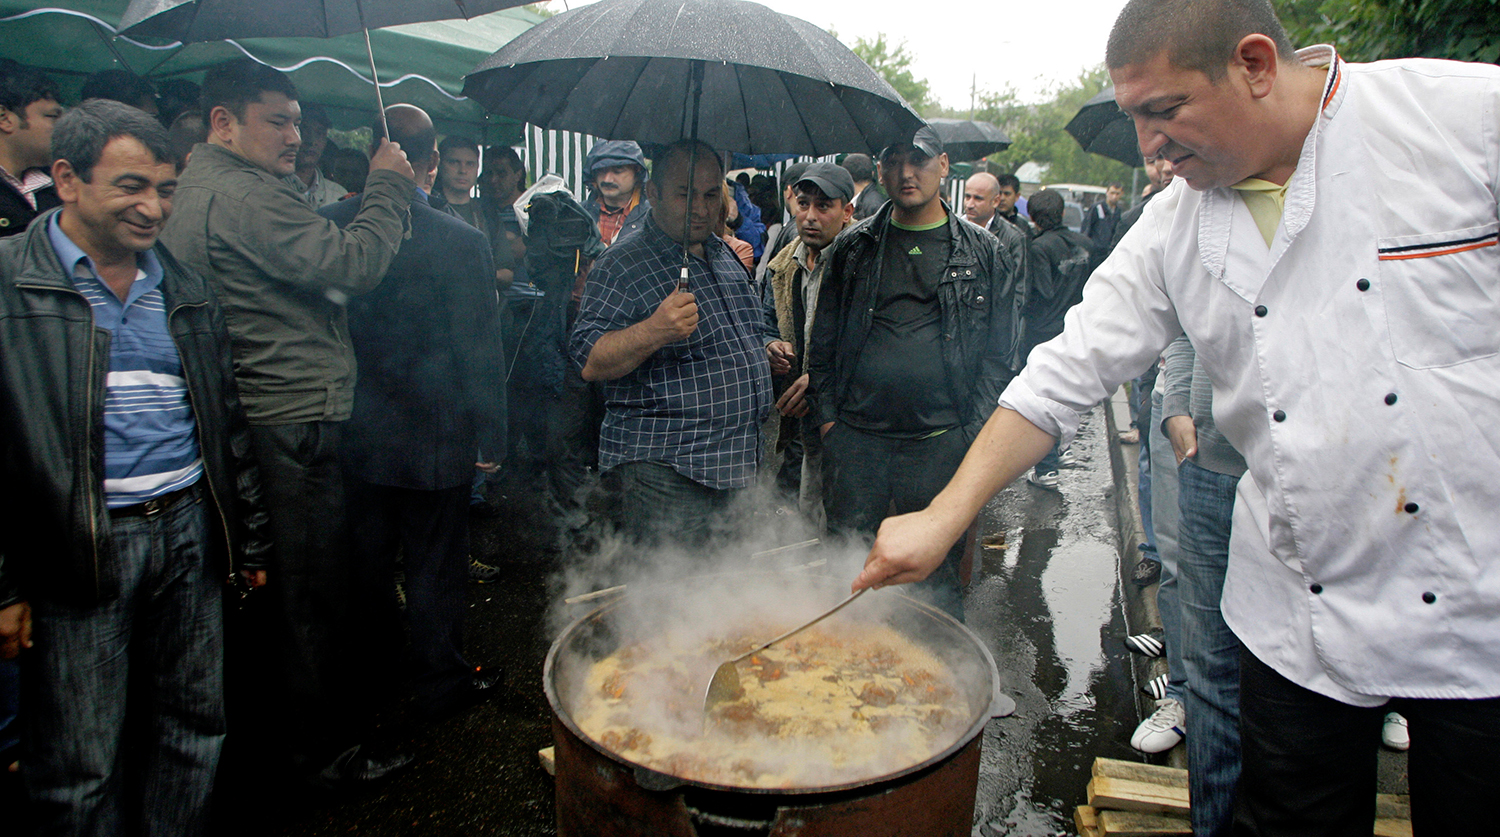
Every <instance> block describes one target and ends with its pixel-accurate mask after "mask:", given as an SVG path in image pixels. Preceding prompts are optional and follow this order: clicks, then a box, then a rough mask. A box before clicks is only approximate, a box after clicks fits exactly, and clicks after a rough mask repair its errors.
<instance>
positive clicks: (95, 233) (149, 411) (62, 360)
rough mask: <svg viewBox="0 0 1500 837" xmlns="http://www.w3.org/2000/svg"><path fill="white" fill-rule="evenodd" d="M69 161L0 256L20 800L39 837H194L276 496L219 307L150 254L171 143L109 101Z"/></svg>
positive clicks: (6, 648) (2, 650) (1, 610)
mask: <svg viewBox="0 0 1500 837" xmlns="http://www.w3.org/2000/svg"><path fill="white" fill-rule="evenodd" d="M53 149H54V156H56V157H58V158H59V159H58V160H57V161H56V162H55V163H54V164H53V168H52V176H53V179H54V180H55V181H56V182H57V186H58V194H59V196H60V197H61V199H62V201H63V206H62V208H61V209H59V210H54V211H51V212H49V213H47V214H45V215H43V216H41V217H40V218H39V219H38V220H37V222H36V223H35V224H33V225H31V227H30V228H29V229H28V230H27V231H26V232H25V233H24V234H22V235H19V236H15V237H12V238H9V239H6V240H5V241H3V242H0V461H3V462H4V481H5V485H6V487H7V491H8V495H9V501H8V502H7V503H5V504H4V511H3V522H0V525H3V531H4V532H6V537H5V539H4V540H3V541H0V544H3V546H0V656H5V657H14V656H16V655H17V654H20V655H21V659H22V663H23V666H24V671H25V677H24V679H23V684H22V686H23V693H24V697H25V700H24V703H25V705H26V706H27V712H26V713H25V715H24V721H23V723H24V724H25V726H26V747H27V753H26V754H25V757H24V759H23V760H24V762H25V765H26V770H25V776H24V779H25V783H26V786H27V793H28V796H29V797H30V799H31V801H32V806H33V809H34V810H33V812H32V813H33V815H34V817H35V818H36V820H37V822H38V824H39V826H41V827H40V829H39V830H40V831H42V832H45V833H59V834H61V833H68V834H74V833H79V834H81V833H115V832H117V831H128V832H131V833H143V834H196V833H200V832H201V831H202V828H203V825H204V819H205V813H206V811H207V803H208V795H209V789H210V787H211V786H212V782H213V777H214V773H215V770H216V768H217V765H218V759H219V751H220V747H221V745H222V742H223V737H224V726H225V721H224V702H223V674H222V672H223V625H222V613H221V611H222V607H223V605H222V599H221V596H220V586H221V585H222V584H223V583H224V581H225V580H226V579H227V578H235V579H237V580H238V581H239V583H241V584H244V585H247V587H257V586H260V585H261V584H264V583H265V578H266V571H265V563H264V562H265V559H266V557H267V555H268V553H269V543H268V541H267V539H266V515H265V511H264V509H263V508H262V505H261V495H260V478H259V474H258V471H257V469H256V466H255V464H254V462H253V460H252V459H251V456H250V444H249V438H248V436H247V431H246V422H245V416H244V412H243V410H242V409H241V407H240V403H239V397H238V395H237V393H236V390H235V386H234V377H233V369H232V366H231V361H230V356H229V342H228V334H227V332H226V330H225V325H224V319H223V317H222V315H221V313H220V311H219V307H218V304H217V303H216V302H215V301H214V298H213V297H212V296H211V295H210V293H209V291H208V289H207V287H206V285H205V284H204V282H203V280H202V279H201V278H200V277H198V276H196V275H194V274H193V273H191V272H190V271H188V270H187V269H185V268H183V267H182V266H181V265H180V264H178V262H177V261H176V260H175V259H174V258H173V257H172V255H171V254H170V253H168V252H167V250H166V249H165V248H164V247H162V246H160V245H159V244H156V237H157V234H158V233H159V232H160V230H161V225H162V222H163V221H165V219H166V216H167V214H168V213H169V212H170V211H171V194H172V189H173V187H174V186H175V183H176V178H177V175H176V169H175V166H174V165H173V164H172V162H171V160H172V157H171V149H170V146H169V144H168V140H167V137H166V133H165V131H164V130H163V129H162V128H161V125H160V124H159V123H157V122H156V120H154V119H152V118H151V117H149V116H147V115H146V114H144V113H142V112H140V111H138V110H136V109H134V108H132V107H129V106H128V105H124V104H120V103H118V102H112V101H106V100H94V101H91V102H87V103H85V104H83V105H80V106H79V107H78V108H77V109H75V110H74V111H73V112H71V113H69V114H67V115H66V116H64V117H63V118H62V119H61V120H59V122H58V125H57V130H56V134H55V135H54V138H53ZM236 569H238V570H239V572H240V575H238V576H236V575H235V574H234V571H235V570H236ZM142 689H145V690H146V691H142ZM127 703H129V705H130V706H131V707H133V708H132V709H131V712H130V714H129V715H128V716H127V713H126V711H125V707H126V704H127ZM126 740H129V741H130V742H131V745H130V746H129V747H124V746H123V744H124V742H125V741H126ZM121 774H124V775H121ZM127 788H128V789H130V790H128V791H127V790H126V789H127Z"/></svg>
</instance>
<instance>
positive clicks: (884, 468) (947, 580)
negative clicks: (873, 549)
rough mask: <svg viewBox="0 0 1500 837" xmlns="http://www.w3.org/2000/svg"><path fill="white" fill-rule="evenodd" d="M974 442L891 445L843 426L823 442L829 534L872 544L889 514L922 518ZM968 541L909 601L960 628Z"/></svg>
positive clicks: (958, 430)
mask: <svg viewBox="0 0 1500 837" xmlns="http://www.w3.org/2000/svg"><path fill="white" fill-rule="evenodd" d="M970 441H972V436H970V435H969V433H968V432H967V430H966V429H965V428H962V427H955V428H953V429H952V430H949V431H947V432H946V433H941V434H939V435H937V436H932V437H930V438H926V439H894V438H890V437H887V436H877V435H875V434H873V433H865V432H863V431H861V430H856V429H855V428H853V427H850V426H849V425H847V424H844V423H843V422H838V423H837V424H835V425H834V426H833V429H832V430H830V431H828V435H827V436H824V437H823V475H824V478H823V479H824V481H823V510H824V512H825V513H826V514H827V515H828V531H829V533H830V534H833V535H836V536H843V537H846V538H857V539H863V540H865V541H867V542H871V543H873V542H874V540H875V533H876V531H877V530H879V528H880V522H881V521H882V520H884V519H885V518H886V517H887V516H888V514H889V513H891V512H894V513H895V514H906V513H907V512H914V511H920V510H921V509H924V508H926V507H927V504H928V503H930V502H932V498H933V497H936V496H937V494H938V492H939V491H942V490H943V486H945V485H947V484H948V480H950V479H952V478H953V474H954V472H955V471H957V470H958V466H959V463H961V462H963V459H964V454H965V453H966V452H968V450H969V443H970ZM963 553H964V539H963V538H960V539H959V540H958V542H957V543H955V544H954V545H953V547H952V548H951V549H949V550H948V555H947V557H946V558H944V559H943V563H942V565H940V566H939V567H938V568H937V569H936V570H934V571H933V573H932V575H929V576H928V577H927V578H925V579H923V580H922V581H919V582H917V583H916V584H913V585H911V586H910V589H909V590H907V591H904V592H908V593H910V594H912V595H915V596H918V597H922V598H926V599H928V600H929V601H931V602H932V603H933V604H934V605H936V606H938V607H940V608H942V609H943V610H945V611H947V612H948V613H950V614H952V615H953V617H954V618H956V619H958V620H960V621H962V620H963V618H964V617H963V612H964V606H963V590H962V587H961V585H960V583H959V580H958V566H959V562H960V561H962V560H963Z"/></svg>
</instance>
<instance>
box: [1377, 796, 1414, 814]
mask: <svg viewBox="0 0 1500 837" xmlns="http://www.w3.org/2000/svg"><path fill="white" fill-rule="evenodd" d="M1375 818H1376V819H1381V820H1409V819H1411V796H1410V795H1409V794H1404V793H1377V794H1375Z"/></svg>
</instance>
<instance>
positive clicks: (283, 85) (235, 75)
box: [199, 58, 297, 125]
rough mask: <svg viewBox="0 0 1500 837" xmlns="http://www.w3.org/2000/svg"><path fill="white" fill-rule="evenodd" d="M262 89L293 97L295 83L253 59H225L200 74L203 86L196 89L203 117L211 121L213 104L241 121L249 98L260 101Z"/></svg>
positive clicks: (274, 69)
mask: <svg viewBox="0 0 1500 837" xmlns="http://www.w3.org/2000/svg"><path fill="white" fill-rule="evenodd" d="M262 93H280V94H281V95H283V96H285V97H287V98H288V99H292V100H294V101H295V100H296V99H297V85H295V84H292V80H291V78H290V77H288V76H287V74H286V73H283V72H282V71H280V70H278V69H276V68H275V67H267V66H266V65H265V64H262V63H260V62H259V61H256V60H254V59H251V58H236V59H234V60H233V61H226V62H224V63H223V64H220V65H219V66H217V67H214V68H213V69H211V70H209V71H208V75H206V76H204V78H203V90H202V91H201V92H200V93H199V104H201V105H202V106H203V121H205V122H207V123H209V124H210V125H212V124H213V112H214V108H217V107H222V108H224V109H225V110H228V111H229V112H230V113H232V114H234V119H235V121H236V122H241V123H243V122H244V121H245V109H246V108H248V107H249V106H250V103H251V102H259V101H260V96H261V94H262Z"/></svg>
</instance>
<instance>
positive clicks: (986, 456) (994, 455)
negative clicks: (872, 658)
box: [853, 407, 1057, 590]
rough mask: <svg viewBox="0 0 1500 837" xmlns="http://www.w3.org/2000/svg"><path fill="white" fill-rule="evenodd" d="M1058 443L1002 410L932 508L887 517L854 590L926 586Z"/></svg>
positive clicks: (1012, 414) (1015, 413) (1015, 414)
mask: <svg viewBox="0 0 1500 837" xmlns="http://www.w3.org/2000/svg"><path fill="white" fill-rule="evenodd" d="M1056 441H1057V440H1056V439H1055V438H1053V437H1052V435H1051V434H1049V433H1047V432H1046V431H1043V430H1042V429H1041V428H1039V427H1037V426H1036V425H1034V424H1032V423H1031V422H1029V421H1027V420H1026V419H1025V418H1023V417H1022V416H1021V414H1020V413H1017V412H1016V411H1014V410H1011V409H1007V408H1005V407H998V408H996V410H995V412H993V413H991V414H990V419H989V421H987V422H985V425H984V429H983V430H981V431H979V437H978V438H976V439H975V440H974V444H973V445H971V446H970V447H969V452H968V454H966V455H965V456H964V461H963V464H961V465H959V466H958V472H957V473H955V474H954V475H953V479H951V480H949V481H948V485H947V486H946V487H944V488H943V490H942V492H940V493H939V494H938V495H937V496H936V497H934V498H933V500H932V503H931V504H930V505H928V506H927V508H925V509H923V510H921V511H919V512H912V513H911V514H903V515H899V516H897V517H891V518H887V519H886V520H885V522H884V523H881V524H880V533H879V535H878V536H877V537H876V538H875V545H874V546H873V547H872V548H871V549H870V555H869V557H868V558H866V559H865V568H864V571H863V572H861V573H860V574H859V577H858V578H856V579H855V580H854V586H853V589H854V590H860V589H863V588H865V587H883V586H885V585H887V584H909V583H911V582H913V581H921V580H922V579H924V578H926V577H927V576H928V574H929V573H931V572H932V571H933V570H935V569H937V568H938V565H940V564H942V563H943V556H944V555H946V554H947V552H948V548H949V547H951V546H953V543H954V542H955V541H957V540H958V537H959V535H961V534H963V532H964V530H965V529H967V528H968V527H969V524H970V523H971V522H972V521H973V520H974V518H975V517H976V516H977V515H978V514H979V510H980V509H982V508H984V504H985V503H987V502H989V499H990V498H991V497H993V496H995V492H997V491H999V490H1000V489H1002V488H1004V487H1005V486H1007V485H1010V484H1011V482H1013V481H1014V480H1015V479H1016V477H1019V476H1021V475H1022V474H1024V473H1026V469H1027V468H1030V467H1031V466H1033V465H1035V464H1036V463H1038V462H1040V461H1041V459H1042V457H1043V456H1046V455H1047V451H1048V450H1050V449H1051V447H1052V445H1053V443H1055V442H1056Z"/></svg>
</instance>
